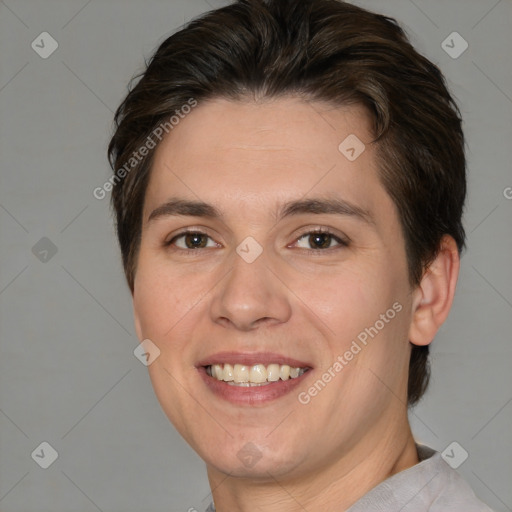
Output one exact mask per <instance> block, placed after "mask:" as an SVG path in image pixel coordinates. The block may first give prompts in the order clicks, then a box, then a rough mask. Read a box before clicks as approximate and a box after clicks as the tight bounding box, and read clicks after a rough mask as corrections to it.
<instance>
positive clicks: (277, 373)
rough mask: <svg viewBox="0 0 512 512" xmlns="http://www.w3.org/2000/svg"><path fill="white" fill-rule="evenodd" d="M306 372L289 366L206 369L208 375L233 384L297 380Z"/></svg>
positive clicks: (225, 365)
mask: <svg viewBox="0 0 512 512" xmlns="http://www.w3.org/2000/svg"><path fill="white" fill-rule="evenodd" d="M305 371H306V369H305V368H295V367H290V366H288V365H287V364H275V363H272V364H269V365H267V366H265V365H264V364H255V365H252V366H249V365H244V364H235V365H231V364H213V365H211V366H207V367H206V373H207V374H208V375H210V376H212V377H214V378H215V379H217V380H223V381H225V382H230V383H232V384H241V385H243V384H246V385H249V384H265V383H267V384H268V383H269V382H276V381H278V380H279V379H281V380H287V379H295V378H297V377H300V376H301V375H302V374H303V373H304V372H305Z"/></svg>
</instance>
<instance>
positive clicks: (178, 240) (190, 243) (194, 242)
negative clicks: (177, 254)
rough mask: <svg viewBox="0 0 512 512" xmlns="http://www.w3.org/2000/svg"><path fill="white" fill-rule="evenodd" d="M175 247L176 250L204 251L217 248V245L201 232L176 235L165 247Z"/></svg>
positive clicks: (186, 232) (185, 232)
mask: <svg viewBox="0 0 512 512" xmlns="http://www.w3.org/2000/svg"><path fill="white" fill-rule="evenodd" d="M172 245H174V246H176V247H177V248H178V249H183V250H189V249H206V248H208V247H217V246H218V244H217V243H216V242H214V241H213V240H212V238H210V237H209V236H208V235H207V234H206V233H202V232H201V231H184V232H182V233H179V234H177V235H176V236H174V237H173V238H172V239H171V240H169V241H168V242H165V246H166V247H169V246H172Z"/></svg>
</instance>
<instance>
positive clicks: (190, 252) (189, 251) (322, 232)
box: [163, 228, 350, 256]
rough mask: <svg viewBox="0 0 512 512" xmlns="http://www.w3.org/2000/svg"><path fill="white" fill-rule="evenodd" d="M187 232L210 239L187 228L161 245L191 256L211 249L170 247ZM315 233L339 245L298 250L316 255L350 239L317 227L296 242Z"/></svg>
mask: <svg viewBox="0 0 512 512" xmlns="http://www.w3.org/2000/svg"><path fill="white" fill-rule="evenodd" d="M189 234H192V235H200V236H206V237H208V238H210V239H212V238H211V237H210V236H209V235H208V234H207V233H204V232H203V231H200V230H197V229H187V230H184V231H181V232H180V233H178V234H176V235H175V236H173V237H172V238H171V240H169V241H166V242H164V244H163V245H164V247H165V248H167V249H170V250H173V251H182V252H184V253H186V254H187V255H190V256H193V255H194V254H193V253H196V251H200V250H201V249H211V247H197V248H195V249H183V248H182V247H172V245H173V244H174V243H175V242H176V240H178V239H180V238H182V237H183V236H186V235H189ZM315 234H320V235H328V236H330V237H331V238H332V240H334V241H336V242H337V243H338V244H339V245H338V246H334V247H328V248H327V249H321V248H318V249H305V248H303V247H299V248H298V250H302V251H306V252H307V253H309V254H310V255H311V256H317V255H319V253H322V252H326V251H329V252H330V251H332V250H336V249H342V248H346V247H348V246H349V245H350V241H349V239H348V238H347V239H343V238H340V237H339V236H337V235H335V234H334V233H332V232H331V231H329V230H328V229H325V228H317V229H313V230H311V231H307V232H305V233H303V234H302V235H300V236H299V237H298V238H297V239H296V242H298V241H299V240H301V239H302V238H304V237H306V236H309V235H315ZM294 243H295V242H294Z"/></svg>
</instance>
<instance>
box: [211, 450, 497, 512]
mask: <svg viewBox="0 0 512 512" xmlns="http://www.w3.org/2000/svg"><path fill="white" fill-rule="evenodd" d="M416 447H417V450H418V458H419V460H420V462H419V463H418V464H416V465H415V466H412V467H410V468H408V469H406V470H404V471H401V472H399V473H396V474H394V475H393V476H390V477H389V478H388V479H386V480H384V481H383V482H382V483H380V484H379V485H377V486H376V487H374V488H373V489H372V490H371V491H369V492H368V493H366V494H365V495H364V496H363V497H362V498H360V499H359V500H358V501H357V502H356V503H354V505H352V506H351V507H350V508H349V509H348V510H347V512H492V510H491V509H490V508H489V507H488V506H487V505H485V504H484V503H482V502H481V501H480V500H479V499H478V498H477V497H476V496H475V493H474V492H473V490H472V489H471V487H470V486H469V485H468V484H467V483H466V482H465V481H464V480H463V479H462V477H460V476H459V474H458V473H457V471H455V470H454V469H452V468H451V467H450V466H449V465H448V464H447V463H446V462H445V461H444V460H443V458H442V457H441V454H440V453H438V452H436V451H435V450H432V449H431V448H429V447H428V446H422V445H418V444H417V445H416ZM206 512H215V507H214V506H213V503H211V504H210V506H209V507H208V508H207V510H206Z"/></svg>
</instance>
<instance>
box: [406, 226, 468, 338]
mask: <svg viewBox="0 0 512 512" xmlns="http://www.w3.org/2000/svg"><path fill="white" fill-rule="evenodd" d="M459 268H460V258H459V251H458V249H457V244H456V242H455V240H454V239H453V238H452V237H451V236H449V235H445V236H444V237H443V239H442V240H441V247H440V250H439V253H438V255H437V256H436V258H435V259H434V261H433V262H432V263H431V264H430V265H429V267H428V269H427V270H426V271H425V273H424V274H423V277H422V279H421V282H420V284H419V285H418V287H417V288H416V290H415V291H414V293H413V295H414V298H413V311H412V315H413V316H412V321H411V327H410V330H409V341H410V342H411V343H412V344H414V345H428V344H429V343H431V342H432V340H433V339H434V336H435V335H436V333H437V331H438V330H439V328H440V327H441V325H442V324H443V322H444V321H445V320H446V318H447V317H448V313H449V312H450V309H451V307H452V303H453V298H454V296H455V287H456V284H457V278H458V276H459Z"/></svg>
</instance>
